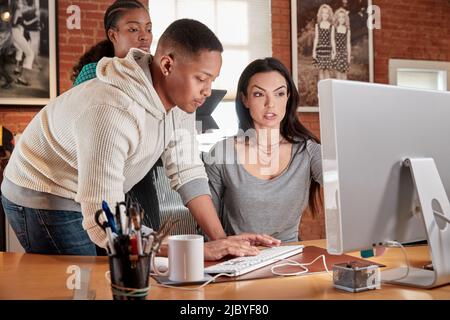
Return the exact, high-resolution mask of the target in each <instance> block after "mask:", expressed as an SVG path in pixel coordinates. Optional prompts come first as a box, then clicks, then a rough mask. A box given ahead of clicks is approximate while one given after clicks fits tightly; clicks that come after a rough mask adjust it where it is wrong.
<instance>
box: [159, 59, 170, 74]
mask: <svg viewBox="0 0 450 320" xmlns="http://www.w3.org/2000/svg"><path fill="white" fill-rule="evenodd" d="M159 67H160V69H161V72H162V74H163V75H165V76H166V77H167V76H168V75H169V74H170V73H171V72H172V70H173V57H172V55H171V54H167V55H163V56H162V57H161V60H160V62H159Z"/></svg>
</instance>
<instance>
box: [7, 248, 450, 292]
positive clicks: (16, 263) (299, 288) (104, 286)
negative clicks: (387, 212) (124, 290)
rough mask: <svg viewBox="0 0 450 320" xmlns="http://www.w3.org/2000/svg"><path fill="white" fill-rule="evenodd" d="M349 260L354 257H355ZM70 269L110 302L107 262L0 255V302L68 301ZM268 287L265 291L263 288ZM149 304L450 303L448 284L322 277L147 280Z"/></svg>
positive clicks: (415, 260)
mask: <svg viewBox="0 0 450 320" xmlns="http://www.w3.org/2000/svg"><path fill="white" fill-rule="evenodd" d="M302 244H304V245H305V246H308V245H315V246H320V247H324V246H325V241H324V240H315V241H305V242H302ZM407 251H408V256H409V259H410V261H411V264H412V265H413V266H423V265H424V264H426V263H427V261H428V260H429V258H428V248H427V247H426V246H419V247H412V248H408V249H407ZM351 255H355V256H358V253H353V254H351ZM371 260H372V261H375V262H379V263H383V264H385V265H387V266H388V267H394V266H398V265H401V264H403V263H404V261H403V255H402V253H401V251H400V250H399V249H388V250H387V252H386V253H385V254H384V255H383V256H381V257H375V258H372V259H371ZM71 265H76V266H79V267H86V268H91V269H92V273H91V289H93V290H95V292H96V299H112V295H111V290H110V287H109V284H108V282H107V281H106V279H105V272H106V271H107V270H108V269H109V267H108V261H107V257H78V256H50V255H35V254H23V253H4V252H1V253H0V299H71V298H72V291H71V290H69V289H68V288H67V286H66V282H67V280H68V278H69V276H70V274H69V273H66V271H67V269H68V267H69V266H71ZM269 288H270V289H269ZM148 298H149V299H152V300H158V299H187V300H191V299H194V300H195V299H202V300H203V299H217V300H221V299H226V300H233V299H243V300H248V299H256V300H258V299H263V300H264V299H275V300H278V299H281V300H291V299H349V300H358V299H389V300H392V299H425V300H426V299H450V285H447V286H443V287H439V288H435V289H432V290H421V289H415V288H409V287H401V286H395V285H388V284H382V289H381V290H371V291H366V292H361V293H357V294H353V293H347V292H343V291H339V290H336V289H334V288H333V284H332V278H331V277H330V275H328V274H326V273H321V274H312V275H306V276H299V277H280V278H271V279H261V280H251V281H238V282H226V283H213V284H210V285H208V286H206V287H204V288H203V289H200V290H197V291H183V290H177V289H172V288H163V287H159V286H158V285H157V284H156V282H155V280H154V279H151V289H150V293H149V296H148Z"/></svg>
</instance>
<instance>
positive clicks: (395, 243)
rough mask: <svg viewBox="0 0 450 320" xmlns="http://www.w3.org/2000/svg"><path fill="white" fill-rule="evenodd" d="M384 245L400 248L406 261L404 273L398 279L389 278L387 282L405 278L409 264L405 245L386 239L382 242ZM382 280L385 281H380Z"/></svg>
mask: <svg viewBox="0 0 450 320" xmlns="http://www.w3.org/2000/svg"><path fill="white" fill-rule="evenodd" d="M384 246H385V247H387V248H400V249H401V250H402V252H403V256H404V257H405V262H406V274H405V275H404V276H401V277H400V278H398V279H390V280H389V282H391V281H399V280H402V279H404V278H406V277H407V276H408V275H409V269H410V264H409V258H408V254H407V253H406V250H405V247H404V246H403V245H402V244H401V243H400V242H397V241H386V243H384ZM382 282H387V281H382Z"/></svg>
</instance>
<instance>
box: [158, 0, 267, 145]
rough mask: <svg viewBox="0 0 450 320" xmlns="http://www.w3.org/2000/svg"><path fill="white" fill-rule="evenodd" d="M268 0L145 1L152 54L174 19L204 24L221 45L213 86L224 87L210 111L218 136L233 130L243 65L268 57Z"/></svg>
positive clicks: (235, 121)
mask: <svg viewBox="0 0 450 320" xmlns="http://www.w3.org/2000/svg"><path fill="white" fill-rule="evenodd" d="M270 8H271V3H270V0H149V10H150V16H151V18H152V22H153V43H152V48H151V52H152V53H154V52H155V50H156V45H157V42H158V39H159V38H160V37H161V34H162V33H163V32H164V30H165V29H166V28H167V27H168V26H169V24H170V23H172V22H173V21H174V20H177V19H181V18H191V19H196V20H199V21H201V22H202V23H204V24H205V25H207V26H208V27H209V28H210V29H211V30H212V31H213V32H214V33H215V34H216V35H217V37H218V38H219V39H220V41H221V42H222V44H223V47H224V52H223V54H222V58H223V64H222V69H221V71H220V76H219V77H218V78H217V79H216V81H215V82H214V83H213V88H217V89H226V90H227V95H226V96H225V98H224V102H222V103H220V104H219V106H218V107H217V108H216V110H215V111H214V112H213V117H214V119H215V120H216V122H217V123H218V125H219V127H220V131H221V132H222V136H229V135H233V134H235V133H236V132H237V117H236V113H235V108H234V104H233V103H232V101H233V100H234V98H235V96H236V88H237V83H238V80H239V76H240V75H241V73H242V71H243V70H244V68H245V67H246V66H247V65H248V64H249V63H250V62H251V61H253V60H255V59H258V58H264V57H269V56H272V30H271V24H272V22H271V21H272V19H271V11H270Z"/></svg>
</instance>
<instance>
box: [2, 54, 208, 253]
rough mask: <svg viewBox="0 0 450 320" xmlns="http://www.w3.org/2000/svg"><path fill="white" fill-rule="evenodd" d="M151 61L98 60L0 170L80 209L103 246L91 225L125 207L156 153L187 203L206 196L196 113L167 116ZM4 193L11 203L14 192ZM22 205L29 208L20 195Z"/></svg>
mask: <svg viewBox="0 0 450 320" xmlns="http://www.w3.org/2000/svg"><path fill="white" fill-rule="evenodd" d="M151 59H152V57H151V55H150V54H146V53H145V52H144V51H141V50H139V49H132V50H130V52H129V53H128V55H127V56H126V57H125V58H123V59H120V58H103V59H102V60H100V62H99V63H98V66H97V78H96V79H93V80H90V81H87V82H85V83H83V84H81V85H79V86H77V87H74V88H72V89H71V90H69V91H67V92H65V93H64V94H62V95H61V96H59V97H58V98H56V99H55V100H53V101H52V102H50V103H49V104H48V105H47V106H46V107H44V108H43V109H42V110H41V111H40V112H39V113H38V114H37V115H36V116H35V117H34V119H33V120H32V121H31V123H30V124H29V125H28V127H27V128H26V129H25V131H24V133H23V135H22V137H21V139H20V141H19V143H18V145H17V146H16V148H15V150H14V152H13V154H12V157H11V159H10V161H9V164H8V166H7V167H6V170H5V177H6V178H7V179H8V180H9V181H10V182H11V183H12V185H13V186H17V187H19V188H24V189H25V190H34V191H37V192H41V193H47V194H50V195H56V196H59V197H63V198H67V199H73V200H74V201H76V202H77V203H79V204H81V211H82V214H83V227H84V229H86V230H87V232H88V234H89V237H90V238H91V240H92V241H93V242H94V243H96V244H97V245H100V246H102V247H104V246H105V244H106V237H105V234H104V232H103V230H102V229H101V228H99V227H98V226H97V225H96V224H95V221H94V213H95V211H96V210H98V209H99V208H101V202H102V200H106V201H107V202H108V203H110V204H111V205H115V203H116V202H118V201H123V200H124V193H125V192H127V191H128V190H130V189H131V188H132V187H133V185H135V184H136V183H137V182H139V181H140V180H141V179H142V178H143V177H144V176H145V174H146V173H147V172H148V171H149V170H150V168H151V167H152V166H153V165H154V163H155V162H156V161H157V159H158V158H159V157H160V156H161V155H162V158H163V162H164V165H165V168H166V174H167V176H168V177H169V179H170V182H171V186H172V187H173V188H174V189H175V190H177V191H178V192H179V193H180V195H181V197H182V199H183V201H184V203H185V204H186V203H187V202H189V201H190V200H191V199H193V198H195V197H197V196H199V195H202V194H210V192H209V187H208V182H207V176H206V173H205V169H204V166H203V163H202V162H201V160H200V157H199V153H198V151H197V150H198V146H197V142H196V139H195V135H196V132H195V114H187V113H185V112H184V111H182V110H181V109H179V108H177V107H175V108H173V109H172V110H171V111H169V112H166V111H165V109H164V106H163V105H162V102H161V100H160V99H159V97H158V95H157V93H156V91H155V89H154V87H153V85H152V80H151V75H150V70H149V63H150V62H151ZM174 128H175V130H174ZM4 189H8V188H2V192H3V194H4V195H5V196H6V197H7V198H8V199H9V200H11V201H13V202H15V200H16V199H14V198H15V194H14V192H13V191H14V190H11V188H9V189H10V190H4ZM12 189H14V188H12ZM16 193H17V192H16ZM11 198H12V199H11ZM16 201H17V200H16ZM21 201H22V202H25V203H17V204H19V205H22V206H27V207H28V205H27V203H26V202H28V201H27V200H26V197H25V199H22V200H21ZM36 209H42V208H36ZM62 209H64V208H62Z"/></svg>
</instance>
